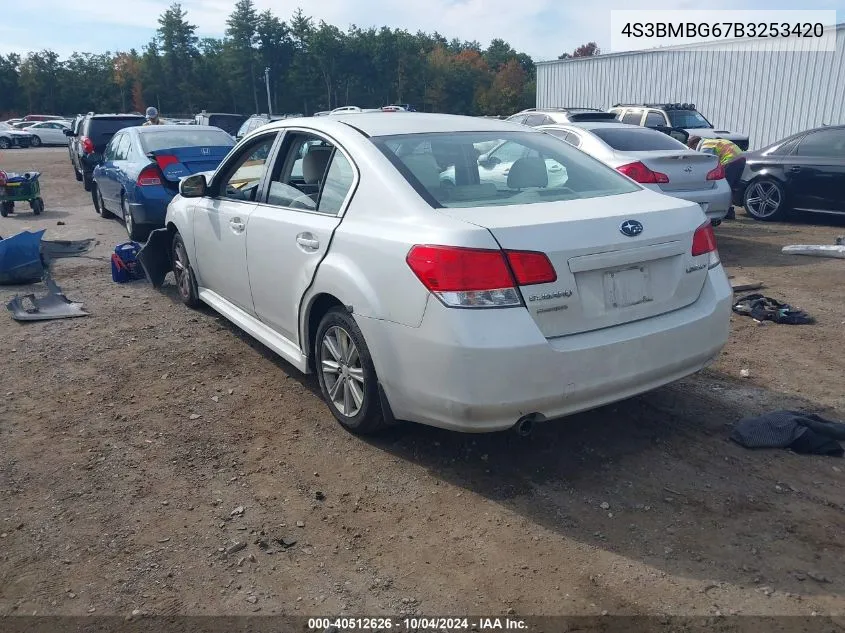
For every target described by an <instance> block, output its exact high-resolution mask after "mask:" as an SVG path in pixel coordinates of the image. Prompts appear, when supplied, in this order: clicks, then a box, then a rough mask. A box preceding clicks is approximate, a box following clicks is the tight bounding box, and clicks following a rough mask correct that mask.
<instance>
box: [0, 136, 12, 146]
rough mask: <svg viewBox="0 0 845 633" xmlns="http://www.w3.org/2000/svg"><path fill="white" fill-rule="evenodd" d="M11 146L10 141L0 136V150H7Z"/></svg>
mask: <svg viewBox="0 0 845 633" xmlns="http://www.w3.org/2000/svg"><path fill="white" fill-rule="evenodd" d="M11 146H12V143H11V141H9V139H7V138H6V137H5V136H0V149H9V148H10V147H11Z"/></svg>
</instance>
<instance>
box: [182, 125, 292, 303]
mask: <svg viewBox="0 0 845 633" xmlns="http://www.w3.org/2000/svg"><path fill="white" fill-rule="evenodd" d="M277 137H278V133H277V132H275V131H274V132H268V133H266V134H261V135H260V136H258V137H257V138H254V139H252V141H250V142H249V143H248V144H247V145H246V146H245V147H242V148H240V149H239V151H238V152H236V153H235V154H233V155H232V156H230V157H229V159H228V160H227V161H225V162H224V163H223V164H222V165H221V166H220V169H219V170H218V171H217V173H215V175H214V177H213V178H212V182H211V189H212V193H213V196H209V197H204V198H200V199H199V200H198V201H197V204H196V206H195V207H194V209H193V234H194V248H195V253H196V258H195V261H196V264H197V270H196V273H197V277H198V285H199V286H200V287H201V292H202V290H203V289H207V290H210V291H212V292H214V293H216V294H217V295H219V296H221V297H223V298H224V299H226V300H227V301H229V302H230V303H232V304H234V305H236V306H237V307H238V308H240V309H241V310H243V311H245V312H247V313H248V314H253V315H254V314H255V309H254V306H253V303H252V293H251V292H250V288H249V273H248V272H247V260H246V248H247V243H246V240H247V232H248V231H249V228H250V227H249V223H250V219H251V216H252V213H253V211H254V210H255V208H256V201H257V200H258V196H259V192H260V190H261V187H262V186H263V181H264V179H265V174H266V171H267V165H268V160H269V158H270V156H271V154H272V149H273V145H274V143H275V142H276V139H277Z"/></svg>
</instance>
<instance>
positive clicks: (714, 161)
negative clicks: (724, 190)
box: [614, 149, 719, 192]
mask: <svg viewBox="0 0 845 633" xmlns="http://www.w3.org/2000/svg"><path fill="white" fill-rule="evenodd" d="M614 153H615V155H616V158H617V159H618V160H620V161H625V162H634V161H640V162H642V163H643V164H644V165H645V166H646V167H648V168H649V169H651V170H652V171H659V172H660V173H663V174H666V175H667V176H668V177H669V182H662V183H660V184H659V186H660V189H662V190H663V191H667V192H679V191H697V190H702V189H712V188H713V187H715V186H716V181H715V180H707V174H708V172H710V171H711V170H713V169H716V167H717V166H718V164H719V159H718V158H716V157H715V156H712V155H709V154H702V153H701V152H694V151H692V150H684V149H681V150H671V151H652V152H614Z"/></svg>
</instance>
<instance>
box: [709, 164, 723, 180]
mask: <svg viewBox="0 0 845 633" xmlns="http://www.w3.org/2000/svg"><path fill="white" fill-rule="evenodd" d="M724 177H725V166H724V165H722V164H719V165H717V166H716V169H711V170H710V171H708V172H707V180H722V179H723V178H724Z"/></svg>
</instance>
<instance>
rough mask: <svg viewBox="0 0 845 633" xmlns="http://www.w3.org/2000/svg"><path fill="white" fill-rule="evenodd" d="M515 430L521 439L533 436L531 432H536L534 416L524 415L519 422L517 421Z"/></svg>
mask: <svg viewBox="0 0 845 633" xmlns="http://www.w3.org/2000/svg"><path fill="white" fill-rule="evenodd" d="M513 430H514V431H515V432H516V434H517V435H519V436H520V437H528V436H529V435H531V431H533V430H534V415H533V414H531V415H524V416H522V417H521V418H519V420H517V421H516V424H514V425H513Z"/></svg>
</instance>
